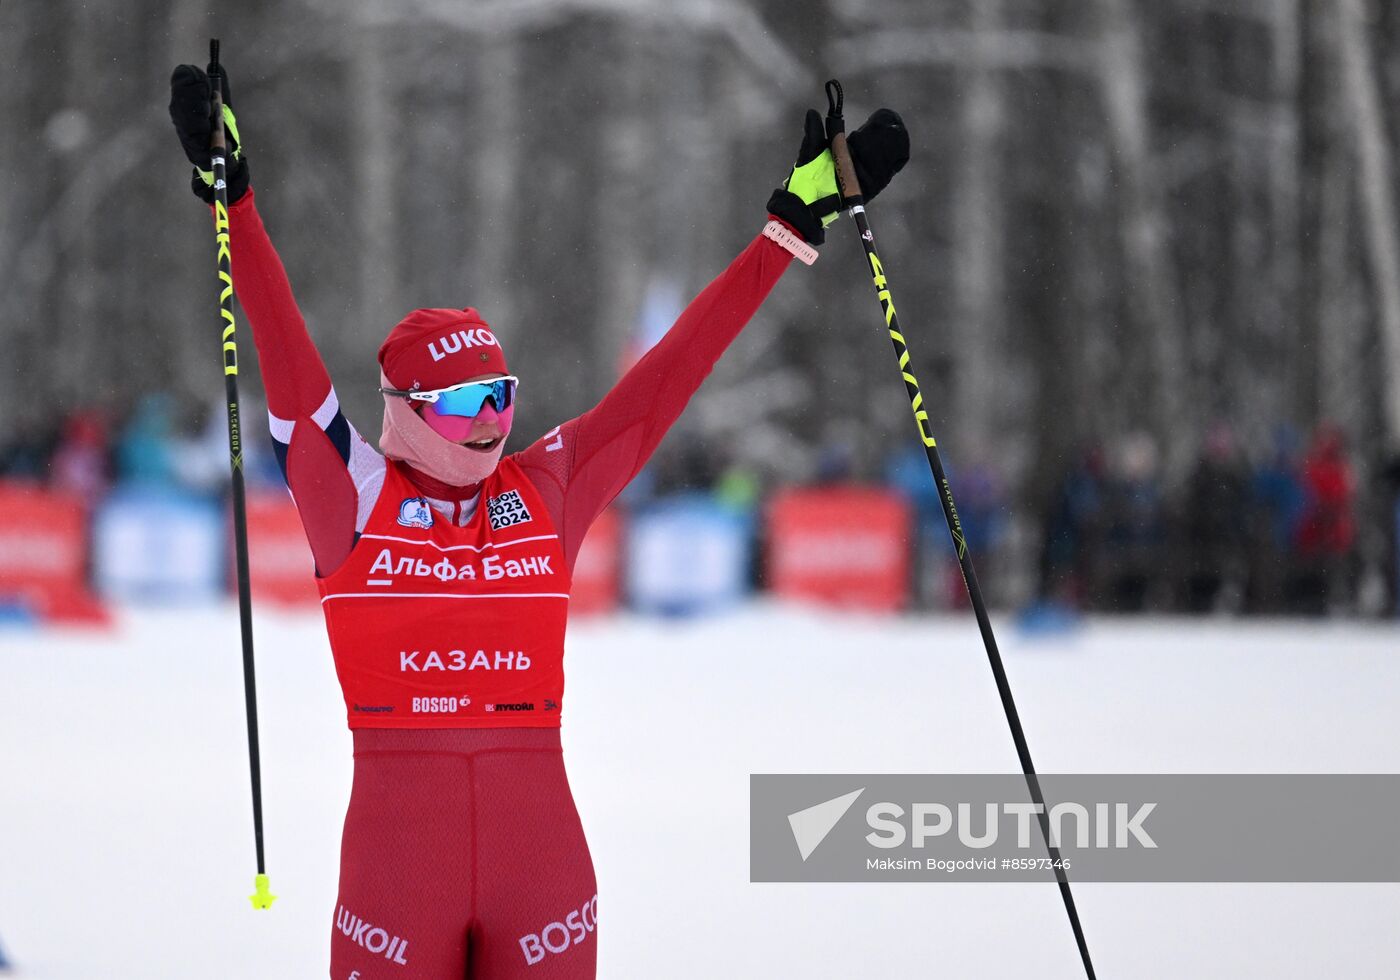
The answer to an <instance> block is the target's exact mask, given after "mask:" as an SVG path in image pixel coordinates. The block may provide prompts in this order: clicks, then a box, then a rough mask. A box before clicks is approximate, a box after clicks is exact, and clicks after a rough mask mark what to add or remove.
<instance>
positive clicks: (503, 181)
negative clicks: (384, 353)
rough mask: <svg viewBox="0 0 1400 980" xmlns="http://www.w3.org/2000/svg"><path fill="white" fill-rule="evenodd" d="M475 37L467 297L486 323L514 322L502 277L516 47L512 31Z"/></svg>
mask: <svg viewBox="0 0 1400 980" xmlns="http://www.w3.org/2000/svg"><path fill="white" fill-rule="evenodd" d="M476 40H477V45H476V47H477V50H478V51H479V52H480V56H479V57H478V58H477V61H476V69H477V74H476V84H475V85H474V86H473V88H474V89H475V91H477V92H479V93H481V94H480V99H481V105H480V106H479V109H480V120H481V122H480V125H481V130H480V132H479V133H477V134H474V135H475V137H476V138H475V140H474V142H475V143H476V147H475V153H476V155H477V172H476V173H475V174H473V175H472V187H473V196H472V200H473V203H474V205H475V207H476V209H477V213H476V216H475V219H474V220H471V219H468V218H467V216H463V217H464V221H463V223H464V225H468V226H475V227H474V230H473V231H472V233H471V235H470V239H471V242H470V254H471V262H472V268H471V270H470V271H469V272H468V274H467V276H466V279H467V281H468V282H470V283H471V284H472V295H473V297H476V298H474V299H473V300H472V302H474V303H475V304H476V305H478V306H479V307H480V308H481V309H482V311H483V312H484V314H485V316H486V319H487V320H488V321H490V322H491V323H498V324H500V325H502V326H506V325H507V324H515V323H516V316H517V314H518V312H519V307H518V306H517V305H516V304H515V303H514V301H513V297H514V295H515V290H514V289H512V288H511V285H510V283H509V282H508V281H507V280H508V279H509V277H510V270H511V266H512V263H513V262H514V260H515V248H516V242H517V240H518V238H519V227H520V215H519V202H518V195H517V183H518V181H517V175H518V174H519V172H520V169H521V166H522V163H521V159H520V139H521V133H520V120H521V117H522V113H521V111H520V108H521V98H520V88H521V71H520V53H521V52H520V45H521V41H520V38H519V36H518V34H517V33H516V32H515V31H513V30H512V31H506V32H503V33H501V34H499V35H496V36H483V37H481V38H478V39H476Z"/></svg>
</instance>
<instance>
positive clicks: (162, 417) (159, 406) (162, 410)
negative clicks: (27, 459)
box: [117, 392, 175, 487]
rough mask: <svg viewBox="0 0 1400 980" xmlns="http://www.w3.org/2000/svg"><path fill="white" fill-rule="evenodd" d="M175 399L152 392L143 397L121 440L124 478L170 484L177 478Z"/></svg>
mask: <svg viewBox="0 0 1400 980" xmlns="http://www.w3.org/2000/svg"><path fill="white" fill-rule="evenodd" d="M171 412H172V399H171V397H170V396H169V395H167V394H165V393H164V392H151V393H149V394H147V395H145V396H144V397H143V398H142V399H141V403H140V405H138V406H137V408H136V412H135V413H134V414H133V415H132V417H131V419H130V420H129V421H128V422H127V424H126V428H125V429H123V430H122V434H121V436H120V437H119V439H118V441H117V465H118V474H119V476H120V478H121V479H122V480H123V481H129V482H133V483H145V484H154V485H159V486H162V487H169V486H171V485H172V484H173V483H174V480H175V452H174V445H173V442H174V433H173V429H174V424H173V421H172V418H171Z"/></svg>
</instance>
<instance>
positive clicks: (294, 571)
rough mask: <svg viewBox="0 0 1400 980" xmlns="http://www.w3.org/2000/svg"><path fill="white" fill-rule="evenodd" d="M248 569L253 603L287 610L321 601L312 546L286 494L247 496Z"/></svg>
mask: <svg viewBox="0 0 1400 980" xmlns="http://www.w3.org/2000/svg"><path fill="white" fill-rule="evenodd" d="M229 554H230V555H232V554H233V549H232V547H230V549H229ZM248 568H249V572H250V574H251V577H252V583H253V598H254V600H264V601H267V602H273V603H277V604H280V605H289V606H300V605H311V606H314V605H317V604H318V603H319V602H320V601H321V596H320V593H318V592H317V591H316V578H315V576H316V564H315V561H314V560H313V559H312V557H311V545H309V544H307V542H306V532H305V531H303V530H302V527H301V517H300V516H299V515H298V514H297V508H296V505H295V504H294V503H292V498H291V497H290V496H288V494H287V493H286V491H275V490H270V491H261V492H258V493H250V494H249V495H248Z"/></svg>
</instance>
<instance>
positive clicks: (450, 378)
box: [379, 307, 515, 487]
mask: <svg viewBox="0 0 1400 980" xmlns="http://www.w3.org/2000/svg"><path fill="white" fill-rule="evenodd" d="M509 373H510V372H509V371H508V370H507V369H506V356H505V353H504V352H503V351H502V350H501V345H500V343H499V341H497V339H496V335H495V333H494V332H492V330H491V327H490V325H489V324H487V323H486V321H485V320H483V319H481V316H480V314H478V313H477V312H476V310H474V309H472V308H471V307H467V308H466V309H464V310H441V309H438V310H414V311H413V312H412V313H410V314H409V315H408V316H406V317H404V318H403V320H401V321H400V322H399V324H398V326H396V327H394V329H393V330H391V331H389V336H388V337H386V338H385V339H384V343H383V344H382V345H381V346H380V348H379V377H380V383H381V384H382V385H383V386H384V387H386V388H396V389H398V390H400V391H407V390H411V389H415V388H416V389H420V390H423V391H431V390H432V389H434V388H446V387H449V386H450V385H455V384H459V383H460V382H463V381H466V380H467V379H468V378H474V377H477V376H479V375H483V374H509ZM426 411H427V412H431V411H432V408H431V407H429V408H427V410H426ZM489 411H490V409H486V410H485V411H483V414H482V416H481V417H482V418H488V417H489V415H487V413H488V412H489ZM514 414H515V406H514V405H512V406H511V407H510V408H507V409H506V410H505V411H503V412H499V413H498V414H497V415H496V421H497V423H498V424H499V425H500V428H501V434H502V439H501V441H500V442H498V443H497V444H496V445H495V447H494V448H492V449H491V450H490V451H489V452H483V451H481V450H479V449H472V448H470V447H468V446H460V445H457V444H456V443H455V442H453V441H451V440H452V439H461V438H465V436H466V434H467V432H468V431H469V430H470V428H471V426H470V420H465V419H459V418H451V417H448V416H439V417H436V418H434V419H433V420H432V422H433V423H434V424H431V425H430V424H429V422H428V421H426V420H425V416H424V415H419V414H418V413H417V412H415V411H414V410H413V408H412V407H411V405H410V404H409V402H408V399H405V398H399V397H396V396H394V395H385V396H384V432H383V434H382V435H381V436H380V437H379V448H380V449H381V450H383V452H384V455H385V456H388V457H389V458H390V459H398V460H402V461H403V462H405V463H407V464H409V465H410V466H412V467H413V468H414V469H416V470H419V471H421V472H423V473H426V474H427V475H428V476H430V477H432V478H433V479H435V480H438V481H441V482H442V483H446V484H448V485H449V486H453V487H466V486H471V485H472V484H475V483H480V482H481V481H482V480H484V479H486V478H487V477H488V476H490V475H491V473H492V472H493V471H494V470H495V469H496V464H497V463H498V462H499V461H500V459H501V452H502V451H503V450H504V448H505V438H504V436H505V434H506V433H508V432H509V431H510V424H511V420H512V417H513V416H514Z"/></svg>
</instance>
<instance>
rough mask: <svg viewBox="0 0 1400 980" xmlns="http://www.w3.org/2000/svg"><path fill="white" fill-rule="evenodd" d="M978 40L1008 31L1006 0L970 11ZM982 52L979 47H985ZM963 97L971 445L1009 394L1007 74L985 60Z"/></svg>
mask: <svg viewBox="0 0 1400 980" xmlns="http://www.w3.org/2000/svg"><path fill="white" fill-rule="evenodd" d="M971 16H972V23H971V30H972V33H973V35H974V36H975V37H977V38H979V39H980V38H984V37H991V36H995V35H996V33H997V32H998V31H999V30H1000V29H1001V16H1002V14H1001V0H979V2H978V3H976V4H974V5H973V7H972V11H971ZM979 50H980V48H979ZM966 79H967V84H966V89H965V95H964V97H963V99H962V113H961V128H962V132H963V151H962V166H961V168H960V169H961V174H960V175H959V180H958V187H959V193H958V195H957V201H956V205H955V207H956V211H955V213H954V217H953V221H954V227H955V228H956V240H957V242H958V247H957V249H955V251H954V256H953V260H954V264H955V267H956V284H955V285H956V300H955V303H956V306H955V309H956V315H955V317H954V322H953V328H954V331H955V336H956V337H957V343H956V346H955V347H954V349H955V350H957V351H958V357H959V365H958V372H957V379H958V391H957V392H956V395H955V397H956V398H957V401H958V406H959V414H960V415H961V416H962V418H961V420H960V428H961V429H962V431H963V438H964V439H966V440H967V442H968V444H969V445H977V446H985V445H987V441H988V438H987V437H988V435H989V434H990V433H991V432H992V431H996V430H997V429H998V428H999V425H998V423H999V422H1000V421H1001V418H1000V417H999V416H1000V413H999V412H998V411H997V406H998V405H1001V404H1004V402H1005V391H1004V390H999V389H1000V388H1001V386H999V385H998V384H997V374H998V372H997V362H998V360H999V356H998V352H999V351H1000V350H1001V343H1000V333H1001V325H1002V322H1003V319H1004V315H1005V314H1004V308H1003V304H1002V302H1001V298H1002V283H1001V276H1000V272H1001V258H1002V225H1003V214H1002V193H1001V186H1002V177H1001V168H1000V165H999V164H1000V134H1001V130H1002V126H1003V121H1004V116H1005V107H1004V95H1003V81H1002V75H1001V69H1000V68H999V67H997V66H991V65H988V64H986V63H985V62H983V61H980V60H979V61H978V62H977V63H976V64H974V65H973V66H972V67H970V68H969V69H968V70H967V73H966Z"/></svg>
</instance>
